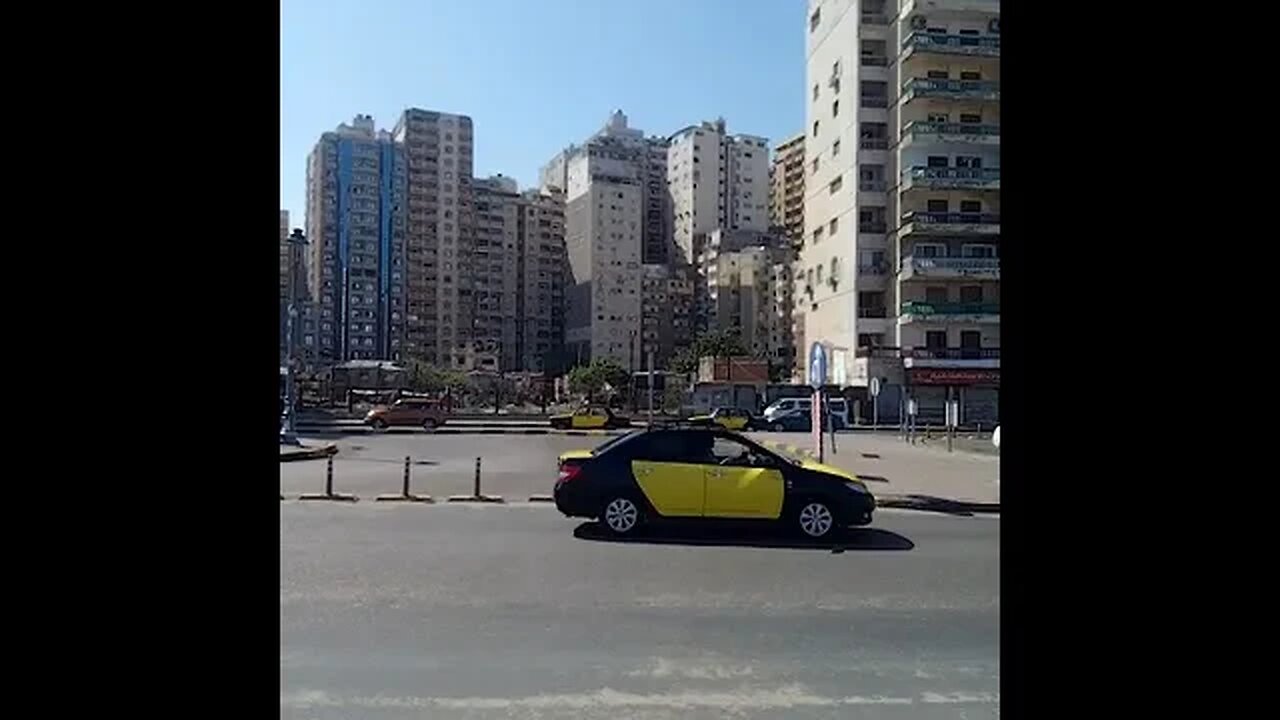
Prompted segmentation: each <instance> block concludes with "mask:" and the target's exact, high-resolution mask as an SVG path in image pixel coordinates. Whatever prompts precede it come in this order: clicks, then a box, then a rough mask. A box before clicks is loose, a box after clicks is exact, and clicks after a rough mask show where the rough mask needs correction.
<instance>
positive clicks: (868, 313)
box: [858, 305, 889, 318]
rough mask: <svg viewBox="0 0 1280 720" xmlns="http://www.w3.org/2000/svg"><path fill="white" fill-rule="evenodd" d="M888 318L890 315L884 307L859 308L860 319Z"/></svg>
mask: <svg viewBox="0 0 1280 720" xmlns="http://www.w3.org/2000/svg"><path fill="white" fill-rule="evenodd" d="M888 316H889V313H888V311H887V310H886V309H885V308H884V307H878V306H875V305H871V306H859V307H858V317H860V318H883V317H888Z"/></svg>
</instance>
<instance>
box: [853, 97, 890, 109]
mask: <svg viewBox="0 0 1280 720" xmlns="http://www.w3.org/2000/svg"><path fill="white" fill-rule="evenodd" d="M858 107H864V108H877V109H878V108H887V107H889V96H888V95H862V96H861V97H859V98H858Z"/></svg>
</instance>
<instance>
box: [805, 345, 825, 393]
mask: <svg viewBox="0 0 1280 720" xmlns="http://www.w3.org/2000/svg"><path fill="white" fill-rule="evenodd" d="M826 384H827V349H826V348H825V347H823V345H822V343H820V342H815V343H814V344H812V345H810V346H809V385H810V386H812V387H813V388H815V389H816V388H820V387H822V386H823V385H826Z"/></svg>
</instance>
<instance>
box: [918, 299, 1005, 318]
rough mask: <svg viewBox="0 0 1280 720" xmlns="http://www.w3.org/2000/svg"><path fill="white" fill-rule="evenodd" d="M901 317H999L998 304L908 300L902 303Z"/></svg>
mask: <svg viewBox="0 0 1280 720" xmlns="http://www.w3.org/2000/svg"><path fill="white" fill-rule="evenodd" d="M902 314H903V315H999V314H1000V303H988V302H976V303H964V302H955V303H953V302H945V303H927V302H921V301H919V300H908V301H906V302H904V303H902Z"/></svg>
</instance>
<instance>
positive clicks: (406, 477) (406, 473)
mask: <svg viewBox="0 0 1280 720" xmlns="http://www.w3.org/2000/svg"><path fill="white" fill-rule="evenodd" d="M403 494H404V496H405V497H409V456H408V455H405V456H404V493H403Z"/></svg>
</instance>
